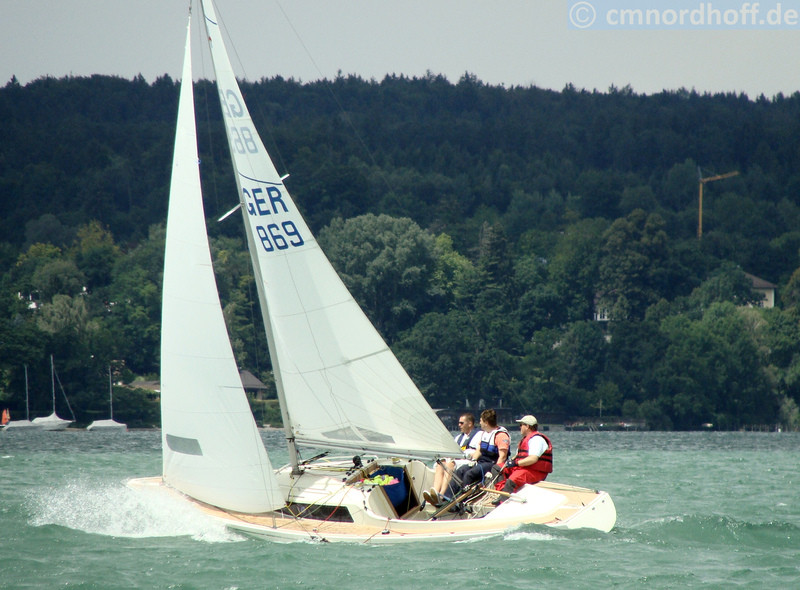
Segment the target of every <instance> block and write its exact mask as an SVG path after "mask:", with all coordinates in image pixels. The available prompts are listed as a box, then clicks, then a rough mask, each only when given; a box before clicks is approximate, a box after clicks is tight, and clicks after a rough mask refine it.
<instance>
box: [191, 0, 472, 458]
mask: <svg viewBox="0 0 800 590" xmlns="http://www.w3.org/2000/svg"><path fill="white" fill-rule="evenodd" d="M202 4H203V12H204V15H205V22H206V30H207V31H208V40H209V46H210V48H211V55H212V60H213V63H214V70H215V74H216V79H217V85H218V90H219V97H220V103H221V106H222V112H223V118H224V121H225V127H226V131H227V134H228V143H229V147H230V151H231V154H232V159H233V163H234V168H235V176H236V182H237V185H238V188H239V195H240V202H241V208H242V214H243V216H244V221H245V227H246V231H247V236H248V246H249V249H250V255H251V257H252V260H253V267H254V272H255V276H256V284H257V287H258V293H259V300H260V303H261V307H262V315H263V316H264V324H265V328H266V332H267V338H268V340H269V347H270V357H271V359H272V364H273V369H274V372H275V380H276V383H277V386H278V392H279V397H280V401H281V406H282V410H283V411H284V415H283V417H284V425H285V427H286V428H287V438H288V439H289V441H290V443H291V441H293V440H296V442H297V443H301V444H307V445H312V446H319V447H332V448H339V449H346V450H352V451H355V452H362V451H363V452H372V453H379V454H388V455H390V456H407V457H421V458H430V457H435V456H453V455H454V454H456V453H457V452H458V449H457V447H456V445H455V443H454V441H453V438H452V436H451V435H450V433H449V432H448V431H447V430H446V429H445V427H444V425H443V424H442V423H441V421H440V420H439V418H438V417H437V416H436V414H435V413H434V412H433V410H431V408H430V406H429V405H428V404H427V402H426V401H425V399H424V398H423V396H422V394H421V393H420V392H419V390H418V389H417V387H416V386H415V385H414V383H413V382H412V380H411V379H410V378H409V376H408V374H407V373H406V372H405V370H404V369H403V367H402V366H401V365H400V363H399V362H398V361H397V359H396V358H395V356H394V354H393V353H392V352H391V350H390V349H389V347H388V346H387V345H386V343H385V342H384V340H383V339H382V338H381V336H380V335H379V334H378V332H377V331H376V330H375V328H374V327H373V326H372V324H371V323H370V321H369V320H368V319H367V317H366V316H365V315H364V313H363V311H362V310H361V308H360V307H359V306H358V304H357V303H356V302H355V300H354V299H353V297H352V296H351V294H350V293H349V292H348V290H347V288H346V287H345V286H344V284H343V283H342V281H341V279H340V278H339V276H338V275H337V274H336V271H335V270H334V269H333V267H332V266H331V264H330V262H329V261H328V259H327V257H326V256H325V254H324V253H323V252H322V250H321V249H320V247H319V246H318V244H317V242H316V240H315V239H314V236H313V235H312V234H311V231H310V230H309V228H308V226H307V225H306V223H305V221H304V220H303V217H302V216H301V215H300V212H299V211H298V209H297V206H296V205H295V203H294V202H293V201H292V199H291V197H290V196H289V193H288V191H287V190H286V187H285V186H284V185H283V181H282V179H281V177H280V175H279V174H278V172H277V171H276V169H275V166H274V165H273V163H272V161H271V160H270V157H269V155H268V154H267V151H266V150H265V148H264V145H263V143H262V142H261V139H260V137H259V135H258V133H257V131H256V129H255V126H254V125H253V121H252V119H251V117H250V114H249V112H248V110H247V107H246V105H245V103H244V100H243V98H242V94H241V91H240V89H239V86H238V84H237V82H236V78H235V76H234V73H233V69H232V67H231V64H230V60H229V58H228V54H227V52H226V49H225V45H224V43H223V40H222V36H221V33H220V30H219V26H218V22H217V16H216V13H215V11H214V7H213V5H212V1H211V0H203V2H202ZM290 452H291V445H290Z"/></svg>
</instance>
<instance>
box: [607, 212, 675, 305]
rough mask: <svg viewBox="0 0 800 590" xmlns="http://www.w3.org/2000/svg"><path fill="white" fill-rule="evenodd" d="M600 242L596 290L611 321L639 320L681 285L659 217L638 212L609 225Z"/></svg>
mask: <svg viewBox="0 0 800 590" xmlns="http://www.w3.org/2000/svg"><path fill="white" fill-rule="evenodd" d="M603 239H604V244H603V254H602V260H601V262H600V273H599V275H600V276H599V283H598V287H599V295H600V305H601V306H603V307H605V308H606V309H608V310H609V315H610V317H611V319H612V320H619V319H631V320H641V319H643V318H644V315H645V311H646V310H647V308H648V307H649V306H650V305H652V304H653V303H655V302H656V301H658V300H659V299H661V298H662V297H663V298H671V296H672V295H673V290H674V289H675V284H676V283H678V284H679V283H680V281H679V278H678V276H677V273H676V272H675V265H674V263H673V260H672V258H671V252H670V248H669V242H668V240H667V234H666V232H665V231H664V222H663V220H662V219H661V217H659V216H658V215H656V214H650V215H648V214H646V213H645V212H644V211H642V210H641V209H637V210H635V211H633V212H632V213H630V214H629V215H628V216H627V217H625V218H624V219H617V220H616V221H615V222H614V223H613V224H611V227H610V228H609V229H608V230H607V231H606V232H605V234H604V235H603Z"/></svg>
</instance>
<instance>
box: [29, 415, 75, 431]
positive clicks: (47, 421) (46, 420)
mask: <svg viewBox="0 0 800 590" xmlns="http://www.w3.org/2000/svg"><path fill="white" fill-rule="evenodd" d="M32 423H33V424H34V426H37V427H39V428H41V429H42V430H65V429H66V428H67V426H69V425H70V424H72V420H64V419H63V418H59V417H58V416H57V415H56V413H55V412H53V413H52V414H50V415H49V416H45V417H43V418H34V419H33V421H32Z"/></svg>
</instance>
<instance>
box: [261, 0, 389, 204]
mask: <svg viewBox="0 0 800 590" xmlns="http://www.w3.org/2000/svg"><path fill="white" fill-rule="evenodd" d="M275 4H277V6H278V8H279V9H280V11H281V13H283V17H284V18H285V19H286V22H287V24H288V25H289V28H291V29H292V32H293V33H294V34H295V37H297V41H298V42H299V43H300V46H301V47H302V48H303V51H305V52H306V56H308V59H309V61H311V63H312V65H313V66H314V69H315V70H317V74H319V76H320V80H321V81H324V80H326V79H327V78H325V74H323V73H322V70H321V69H320V67H319V65H318V64H317V62H316V60H315V59H314V56H313V55H311V52H310V51H309V49H308V47H307V46H306V44H305V42H304V41H303V38H302V37H301V36H300V33H299V32H298V31H297V29H296V28H295V26H294V23H292V21H291V20H290V19H289V15H288V14H286V11H285V10H284V9H283V6H282V5H281V3H280V2H279V1H278V0H276V1H275ZM325 86H326V87H327V89H328V92H329V93H330V95H331V97H332V98H333V100H334V102H335V103H336V106H337V107H339V111H340V112H341V114H342V115H343V116H344V120H345V121H346V122H347V124H348V126H349V127H350V129H351V130H352V131H353V133H354V134H355V136H356V139H357V140H358V143H360V144H361V147H362V148H363V149H364V151H365V152H366V154H367V157H369V159H370V161H371V162H372V165H373V166H375V170H376V171H377V173H378V176H379V177H380V179H381V180H382V181H383V182H384V184H386V188H387V190H389V191H391V190H392V185H391V184H389V179H388V178H387V177H386V175H385V174H384V173H383V169H382V168H381V167H380V166H379V165H378V161H377V160H376V159H375V156H374V154H373V153H372V150H370V149H369V146H367V143H366V142H365V141H364V138H363V137H362V135H361V134H360V133H359V132H358V129H356V126H355V125H354V124H353V120H352V119H351V118H350V115H349V114H348V113H347V111H345V109H344V107H343V106H342V103H341V101H340V100H339V97H338V96H337V94H336V92H334V90H333V81H331V83H330V84H326V85H325Z"/></svg>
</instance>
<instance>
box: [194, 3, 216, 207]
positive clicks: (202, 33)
mask: <svg viewBox="0 0 800 590" xmlns="http://www.w3.org/2000/svg"><path fill="white" fill-rule="evenodd" d="M198 18H199V20H200V21H201V22H200V24H199V25H198V27H197V36H198V38H199V39H200V42H199V43H198V47H200V48H201V51H200V71H201V72H202V73H203V81H204V82H205V84H203V99H204V101H203V102H205V115H206V134H207V135H208V151H209V154H210V159H211V162H216V161H217V158H216V154H215V153H214V152H215V151H216V150H215V147H216V145H215V143H214V134H213V133H212V132H211V111H210V110H209V109H210V107H209V103H210V101H209V98H208V88H209V86H210V84H211V82H210V80H209V78H208V77H207V76H206V69H207V67H208V66H207V65H206V59H205V55H206V53H205V51H202V48H203V47H205V42H206V41H207V39H208V33H207V32H206V24H205V19H204V18H203V14H202V11H201V12H200V16H199V17H198ZM198 82H200V80H198ZM215 82H216V80H215ZM199 149H200V147H199V146H198V154H197V157H198V158H199V159H200V171H201V172H202V170H203V166H202V163H203V160H202V158H201V157H200V154H199ZM214 167H215V169H216V164H215V165H214ZM209 168H210V167H209ZM210 172H211V170H209V173H210ZM204 176H205V175H204ZM210 176H211V185H212V187H213V189H212V190H213V193H214V206H215V208H216V210H217V211H219V208H220V206H219V188H218V187H217V175H216V174H210Z"/></svg>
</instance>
